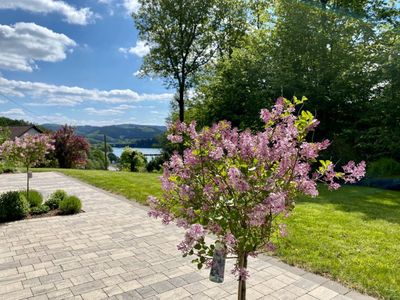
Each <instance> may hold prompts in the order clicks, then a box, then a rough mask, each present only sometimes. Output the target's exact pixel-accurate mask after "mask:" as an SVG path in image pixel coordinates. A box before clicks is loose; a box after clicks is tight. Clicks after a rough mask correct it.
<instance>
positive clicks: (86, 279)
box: [70, 274, 94, 285]
mask: <svg viewBox="0 0 400 300" xmlns="http://www.w3.org/2000/svg"><path fill="white" fill-rule="evenodd" d="M70 280H71V282H72V284H73V285H79V284H83V283H86V282H90V281H93V280H94V279H93V277H92V276H90V275H89V274H83V275H79V276H76V277H71V278H70Z"/></svg>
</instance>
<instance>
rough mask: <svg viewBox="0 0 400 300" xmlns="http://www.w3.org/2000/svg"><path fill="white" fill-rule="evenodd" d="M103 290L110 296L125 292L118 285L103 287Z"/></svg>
mask: <svg viewBox="0 0 400 300" xmlns="http://www.w3.org/2000/svg"><path fill="white" fill-rule="evenodd" d="M103 291H104V292H105V293H106V294H107V296H108V297H111V296H114V295H118V294H122V293H123V292H124V291H123V290H122V289H121V288H120V287H119V286H118V285H113V286H109V287H105V288H103Z"/></svg>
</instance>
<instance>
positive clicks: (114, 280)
mask: <svg viewBox="0 0 400 300" xmlns="http://www.w3.org/2000/svg"><path fill="white" fill-rule="evenodd" d="M101 281H102V282H103V283H104V284H105V285H106V286H113V285H117V284H119V283H121V282H124V279H123V278H122V277H121V276H119V275H114V276H111V277H105V278H103V279H101Z"/></svg>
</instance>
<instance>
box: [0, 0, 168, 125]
mask: <svg viewBox="0 0 400 300" xmlns="http://www.w3.org/2000/svg"><path fill="white" fill-rule="evenodd" d="M137 7H138V4H137V2H136V0H80V1H77V0H74V1H72V0H70V1H67V0H64V1H60V0H1V1H0V49H1V52H0V106H1V110H0V114H1V115H3V116H7V117H10V118H17V119H26V120H30V121H34V122H37V123H48V122H52V123H69V124H73V125H80V124H90V125H106V124H107V125H108V124H121V123H136V124H156V125H162V124H164V123H165V118H166V117H167V115H168V112H169V107H170V105H169V103H170V99H171V97H172V93H173V91H172V90H168V89H166V88H165V87H164V86H163V84H162V81H161V80H159V79H151V78H144V79H140V78H138V77H137V76H135V73H136V72H137V71H138V70H139V68H140V65H141V62H142V57H143V55H145V54H146V53H147V51H148V48H147V46H146V45H145V43H143V42H141V41H138V37H137V30H136V28H135V26H134V22H133V20H132V18H131V17H130V13H131V12H132V11H133V10H135V9H137Z"/></svg>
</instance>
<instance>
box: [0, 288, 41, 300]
mask: <svg viewBox="0 0 400 300" xmlns="http://www.w3.org/2000/svg"><path fill="white" fill-rule="evenodd" d="M31 296H33V294H32V291H31V289H23V290H18V291H14V292H11V293H7V294H3V295H0V300H9V299H13V300H19V299H26V298H29V297H31Z"/></svg>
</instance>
